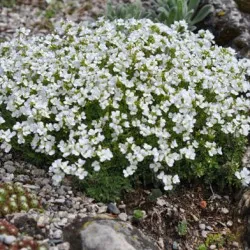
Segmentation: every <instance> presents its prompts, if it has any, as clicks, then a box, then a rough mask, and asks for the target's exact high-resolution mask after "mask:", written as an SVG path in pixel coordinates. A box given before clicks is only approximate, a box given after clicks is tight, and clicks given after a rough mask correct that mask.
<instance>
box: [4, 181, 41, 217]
mask: <svg viewBox="0 0 250 250" xmlns="http://www.w3.org/2000/svg"><path fill="white" fill-rule="evenodd" d="M31 208H38V209H39V208H41V205H40V203H39V200H38V198H37V197H36V195H34V194H33V193H31V192H29V191H28V189H26V188H24V187H23V186H22V185H21V184H13V183H4V184H0V217H4V216H5V215H7V214H11V213H16V212H20V211H28V210H29V209H31Z"/></svg>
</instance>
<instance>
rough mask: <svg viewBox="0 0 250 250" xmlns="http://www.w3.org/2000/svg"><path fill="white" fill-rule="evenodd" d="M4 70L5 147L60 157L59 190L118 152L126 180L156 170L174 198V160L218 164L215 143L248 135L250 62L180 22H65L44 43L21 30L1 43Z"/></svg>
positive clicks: (0, 75) (0, 76) (0, 73)
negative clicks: (142, 168) (27, 148)
mask: <svg viewBox="0 0 250 250" xmlns="http://www.w3.org/2000/svg"><path fill="white" fill-rule="evenodd" d="M0 67H1V68H0V105H1V110H2V113H1V117H0V122H1V124H0V140H1V148H3V149H5V151H6V152H8V151H9V150H10V149H11V147H12V145H13V143H18V144H29V145H30V147H31V148H32V150H34V151H35V152H39V153H42V154H45V155H50V156H51V157H52V156H53V157H55V156H56V160H55V161H54V162H53V163H52V165H51V167H50V171H51V172H53V174H54V176H53V179H54V181H55V182H56V183H58V182H60V181H61V180H62V178H63V177H64V176H65V174H67V175H75V176H78V177H79V178H80V179H84V178H85V177H86V176H87V175H88V173H89V172H93V171H99V170H100V169H101V168H102V167H103V166H104V165H105V164H107V162H111V161H112V159H113V158H114V157H117V154H119V157H122V158H123V160H124V159H125V161H126V163H127V164H126V165H124V166H123V174H124V176H125V177H128V176H130V175H133V174H134V173H135V172H136V170H137V168H138V164H143V162H150V163H149V164H147V165H146V164H145V168H146V167H147V168H148V167H149V168H150V169H152V171H154V172H155V173H156V175H157V177H158V178H159V179H161V180H162V181H163V183H164V186H165V189H166V190H169V189H172V188H173V184H175V183H178V182H179V181H180V180H179V172H178V171H181V168H180V167H178V169H177V168H175V166H176V164H177V165H178V162H185V161H186V162H189V166H190V162H191V163H192V162H195V161H196V159H197V157H199V158H202V159H203V158H204V159H214V158H216V157H218V155H222V154H223V147H224V145H223V143H225V142H223V141H222V142H221V143H220V141H218V140H217V136H218V135H229V137H235V138H237V137H241V136H247V135H248V133H249V130H250V118H249V115H248V111H249V107H250V101H249V98H248V94H247V92H248V91H249V90H250V86H249V82H248V81H247V79H246V77H247V75H248V74H249V73H250V70H249V67H250V63H249V61H247V60H237V59H236V58H235V52H234V51H233V50H232V49H225V48H221V47H218V46H216V45H214V42H213V36H212V35H211V33H209V32H207V31H199V32H198V34H194V33H191V32H189V31H188V29H187V24H186V23H185V22H182V21H181V22H177V23H175V24H174V25H173V26H171V28H170V27H167V26H165V25H163V24H160V23H153V22H152V21H150V20H133V19H131V20H116V21H113V22H110V21H105V20H104V19H100V20H98V21H97V22H96V23H94V24H90V25H88V26H86V25H85V26H84V25H83V24H74V23H71V22H66V23H62V24H61V26H60V27H58V28H57V31H56V33H55V34H52V35H47V36H44V37H30V36H29V35H28V32H27V31H26V30H20V31H19V33H18V34H17V35H16V37H15V39H14V40H12V41H10V42H5V43H2V44H0ZM10 117H11V119H10V120H11V122H10V121H8V119H9V118H10ZM10 124H11V125H10ZM209 161H210V160H209ZM201 163H202V162H201ZM204 164H205V163H204ZM191 165H192V164H191ZM113 167H114V168H115V167H116V166H113ZM182 168H183V171H185V168H186V166H185V164H183V165H182ZM177 170H178V171H177ZM237 176H240V175H239V174H238V175H237ZM239 178H240V177H239Z"/></svg>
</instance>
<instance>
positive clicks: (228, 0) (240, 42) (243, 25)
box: [200, 0, 250, 58]
mask: <svg viewBox="0 0 250 250" xmlns="http://www.w3.org/2000/svg"><path fill="white" fill-rule="evenodd" d="M237 2H238V3H239V6H240V8H241V6H244V7H243V8H244V10H245V11H247V9H248V6H249V3H250V2H249V1H248V0H237ZM243 2H244V5H243ZM246 2H247V3H248V5H245V3H246ZM202 3H204V4H207V3H210V4H212V5H213V7H214V11H213V13H212V14H211V15H209V17H208V18H206V19H205V20H204V22H203V24H202V26H201V27H200V28H204V29H209V30H210V31H211V32H212V33H213V34H214V36H215V41H216V43H217V44H219V45H222V46H225V47H233V48H234V49H235V50H236V51H237V52H238V55H239V56H245V57H249V58H250V39H249V38H250V16H249V14H247V13H244V12H241V10H242V9H241V10H240V9H239V8H238V6H237V4H236V2H235V1H234V0H203V1H202ZM241 3H242V4H241Z"/></svg>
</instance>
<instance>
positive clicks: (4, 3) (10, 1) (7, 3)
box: [0, 0, 16, 8]
mask: <svg viewBox="0 0 250 250" xmlns="http://www.w3.org/2000/svg"><path fill="white" fill-rule="evenodd" d="M15 4H16V0H1V1H0V7H6V8H12V7H13V6H14V5H15Z"/></svg>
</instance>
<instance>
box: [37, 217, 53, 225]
mask: <svg viewBox="0 0 250 250" xmlns="http://www.w3.org/2000/svg"><path fill="white" fill-rule="evenodd" d="M49 221H50V218H49V217H47V216H45V215H41V216H40V217H39V218H38V220H37V226H38V227H45V226H46V225H47V224H49Z"/></svg>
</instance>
